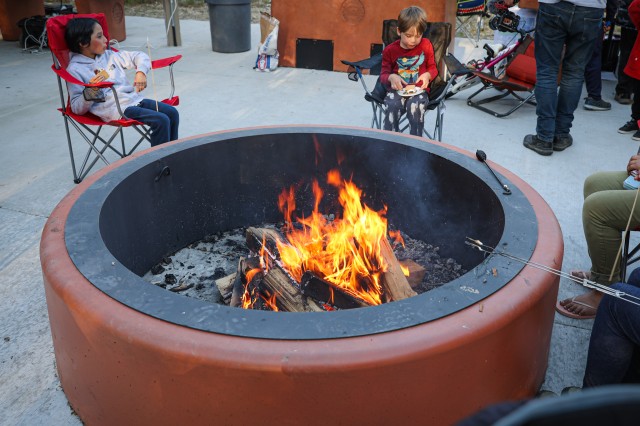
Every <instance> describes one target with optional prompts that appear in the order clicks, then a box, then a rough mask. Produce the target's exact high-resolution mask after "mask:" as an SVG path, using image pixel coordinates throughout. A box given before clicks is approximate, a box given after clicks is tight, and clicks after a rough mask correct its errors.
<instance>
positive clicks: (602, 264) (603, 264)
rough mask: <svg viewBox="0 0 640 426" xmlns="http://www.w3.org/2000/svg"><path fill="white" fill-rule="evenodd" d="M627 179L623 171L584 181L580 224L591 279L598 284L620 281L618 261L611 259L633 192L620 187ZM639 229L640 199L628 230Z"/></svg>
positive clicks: (626, 217)
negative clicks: (610, 276) (585, 242)
mask: <svg viewBox="0 0 640 426" xmlns="http://www.w3.org/2000/svg"><path fill="white" fill-rule="evenodd" d="M627 176H628V175H627V172H598V173H594V174H592V175H591V176H589V177H588V178H587V179H586V180H585V182H584V205H583V207H582V225H583V227H584V236H585V238H586V240H587V248H588V249H589V257H590V258H591V279H592V280H594V281H596V282H597V283H600V284H610V283H614V282H618V281H620V260H619V258H618V262H615V260H616V255H617V253H618V249H619V248H620V244H621V242H622V233H623V232H624V230H625V228H626V227H627V222H628V221H629V214H630V213H631V208H632V207H633V202H634V200H635V198H636V192H637V191H633V190H628V189H624V188H623V187H622V183H623V182H624V180H625V179H626V178H627ZM639 198H640V197H639ZM639 226H640V200H638V202H637V204H636V207H635V209H634V214H633V216H632V218H631V224H630V227H629V229H631V230H634V229H637V228H638V227H639ZM620 255H622V254H620ZM614 262H615V265H614ZM612 268H613V277H612V279H611V280H609V275H610V274H611V269H612Z"/></svg>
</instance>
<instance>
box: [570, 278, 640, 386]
mask: <svg viewBox="0 0 640 426" xmlns="http://www.w3.org/2000/svg"><path fill="white" fill-rule="evenodd" d="M611 288H613V289H615V290H619V291H623V292H625V293H627V294H630V295H633V296H635V297H640V289H639V288H638V287H635V286H633V285H629V284H623V283H617V284H614V285H612V286H611ZM639 346H640V307H639V306H638V305H634V304H632V303H629V302H626V301H624V300H620V299H618V298H615V297H613V296H609V295H606V296H604V297H603V298H602V301H601V302H600V306H599V307H598V313H597V314H596V319H595V321H594V324H593V329H592V331H591V340H590V341H589V352H588V355H587V367H586V369H585V374H584V379H583V385H582V386H583V387H585V388H586V387H593V386H602V385H609V384H617V383H622V382H623V381H624V379H625V376H627V374H628V373H629V370H630V367H631V360H632V359H633V353H634V350H636V349H637V348H638V347H639Z"/></svg>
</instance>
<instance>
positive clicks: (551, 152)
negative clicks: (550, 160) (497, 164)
mask: <svg viewBox="0 0 640 426" xmlns="http://www.w3.org/2000/svg"><path fill="white" fill-rule="evenodd" d="M523 145H524V147H525V148H528V149H530V150H531V151H534V152H536V153H538V154H540V155H544V156H548V155H551V154H553V149H550V150H548V151H547V150H542V149H540V148H538V147H535V146H531V145H526V144H523Z"/></svg>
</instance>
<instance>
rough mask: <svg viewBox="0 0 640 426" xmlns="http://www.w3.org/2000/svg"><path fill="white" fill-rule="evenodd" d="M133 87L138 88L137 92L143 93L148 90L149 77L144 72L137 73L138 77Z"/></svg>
mask: <svg viewBox="0 0 640 426" xmlns="http://www.w3.org/2000/svg"><path fill="white" fill-rule="evenodd" d="M133 87H135V88H136V92H141V91H143V90H144V89H146V88H147V76H146V75H145V74H144V73H143V72H142V71H138V72H137V73H136V77H135V79H134V80H133Z"/></svg>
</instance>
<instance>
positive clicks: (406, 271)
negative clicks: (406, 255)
mask: <svg viewBox="0 0 640 426" xmlns="http://www.w3.org/2000/svg"><path fill="white" fill-rule="evenodd" d="M400 269H402V274H403V275H404V276H405V277H408V276H409V275H411V271H409V268H408V267H406V266H404V265H402V264H400Z"/></svg>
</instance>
